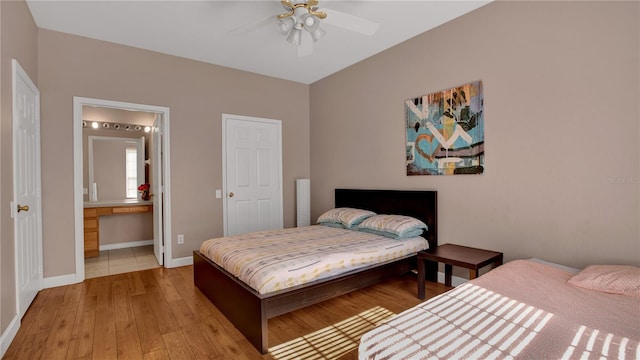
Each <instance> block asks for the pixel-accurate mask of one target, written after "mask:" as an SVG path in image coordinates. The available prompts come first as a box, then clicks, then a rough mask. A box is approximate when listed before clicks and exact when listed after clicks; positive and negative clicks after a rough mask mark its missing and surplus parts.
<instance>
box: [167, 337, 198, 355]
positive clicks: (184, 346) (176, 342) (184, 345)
mask: <svg viewBox="0 0 640 360" xmlns="http://www.w3.org/2000/svg"><path fill="white" fill-rule="evenodd" d="M162 338H163V339H164V343H165V347H166V348H167V352H168V353H169V357H170V358H171V359H184V360H187V359H195V358H196V357H195V356H194V354H193V352H192V351H191V349H190V348H189V343H188V342H187V339H186V338H185V337H184V334H183V333H182V331H174V332H172V333H168V334H164V335H162Z"/></svg>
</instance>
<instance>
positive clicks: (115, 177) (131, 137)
mask: <svg viewBox="0 0 640 360" xmlns="http://www.w3.org/2000/svg"><path fill="white" fill-rule="evenodd" d="M155 117H156V114H155V113H147V112H139V111H129V110H124V109H115V108H103V107H93V106H83V119H85V120H83V131H82V132H83V159H84V161H83V162H84V165H83V168H84V171H83V172H84V174H83V187H84V201H90V202H96V201H123V200H128V201H129V200H136V199H137V200H140V192H138V186H139V185H140V184H145V183H147V184H148V183H149V182H150V179H149V166H150V165H149V164H150V161H149V160H148V150H147V149H146V148H147V147H148V146H149V142H150V136H151V135H150V134H151V133H150V130H151V126H152V124H153V121H154V120H155Z"/></svg>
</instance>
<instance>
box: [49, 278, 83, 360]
mask: <svg viewBox="0 0 640 360" xmlns="http://www.w3.org/2000/svg"><path fill="white" fill-rule="evenodd" d="M82 288H83V284H74V285H69V286H65V287H64V289H65V290H66V291H65V294H64V296H63V298H62V302H61V303H60V307H59V309H58V311H57V312H56V317H55V318H54V321H53V324H52V331H51V335H49V337H48V339H47V343H46V345H45V348H44V353H45V354H46V356H47V357H48V358H49V359H66V358H67V351H68V350H69V339H70V338H71V334H72V332H73V325H74V323H75V320H76V316H77V314H78V302H79V301H80V296H81V295H82Z"/></svg>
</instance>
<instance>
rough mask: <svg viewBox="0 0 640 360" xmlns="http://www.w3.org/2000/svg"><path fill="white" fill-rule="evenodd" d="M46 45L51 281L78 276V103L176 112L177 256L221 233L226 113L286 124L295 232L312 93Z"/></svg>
mask: <svg viewBox="0 0 640 360" xmlns="http://www.w3.org/2000/svg"><path fill="white" fill-rule="evenodd" d="M38 42H39V43H38V72H39V78H38V80H39V87H40V91H41V92H42V118H43V121H42V153H43V157H42V162H43V169H42V183H43V190H42V191H43V233H44V239H43V241H44V254H45V257H44V276H45V277H51V276H58V275H65V274H71V273H74V272H75V261H74V233H73V226H74V225H73V221H74V219H73V144H72V143H73V141H72V139H73V133H72V117H73V114H72V104H73V96H83V97H91V98H100V99H107V100H115V101H124V102H133V103H141V104H149V105H158V106H166V107H169V108H170V109H171V120H170V126H171V134H170V146H171V150H170V151H171V156H170V160H171V191H172V198H171V202H172V208H171V215H172V223H171V226H172V232H173V237H174V239H175V235H176V234H184V235H185V244H184V245H177V244H175V241H173V242H174V244H173V245H172V253H173V258H181V257H188V256H191V253H192V250H194V249H197V248H198V247H199V245H200V243H201V242H202V241H203V240H205V239H208V238H211V237H214V236H221V235H222V233H223V225H222V199H216V198H215V189H221V188H222V154H221V148H222V146H221V139H222V138H221V130H222V125H221V116H222V115H221V114H222V113H231V114H239V115H249V116H257V117H265V118H272V119H280V120H282V129H283V165H284V166H283V184H284V225H285V226H293V225H294V222H295V202H294V197H295V186H294V185H295V179H296V178H298V177H306V176H309V175H310V165H309V157H310V155H309V151H310V150H309V87H308V86H307V85H303V84H299V83H294V82H290V81H285V80H279V79H275V78H270V77H266V76H261V75H255V74H250V73H247V72H243V71H237V70H232V69H228V68H224V67H220V66H215V65H210V64H205V63H201V62H197V61H192V60H187V59H184V58H179V57H174V56H168V55H162V54H159V53H155V52H151V51H146V50H141V49H135V48H131V47H127V46H121V45H115V44H112V43H107V42H102V41H97V40H92V39H87V38H82V37H78V36H73V35H68V34H63V33H59V32H54V31H49V30H44V29H40V30H39V32H38ZM257 55H258V54H256V56H257Z"/></svg>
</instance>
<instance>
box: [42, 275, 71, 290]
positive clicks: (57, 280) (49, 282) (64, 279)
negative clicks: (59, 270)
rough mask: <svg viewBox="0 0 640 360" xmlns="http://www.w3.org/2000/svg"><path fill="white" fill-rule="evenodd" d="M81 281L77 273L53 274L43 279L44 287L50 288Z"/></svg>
mask: <svg viewBox="0 0 640 360" xmlns="http://www.w3.org/2000/svg"><path fill="white" fill-rule="evenodd" d="M79 282H81V281H78V278H77V277H76V274H67V275H60V276H52V277H47V278H44V279H42V288H43V289H48V288H52V287H58V286H64V285H71V284H77V283H79Z"/></svg>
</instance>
